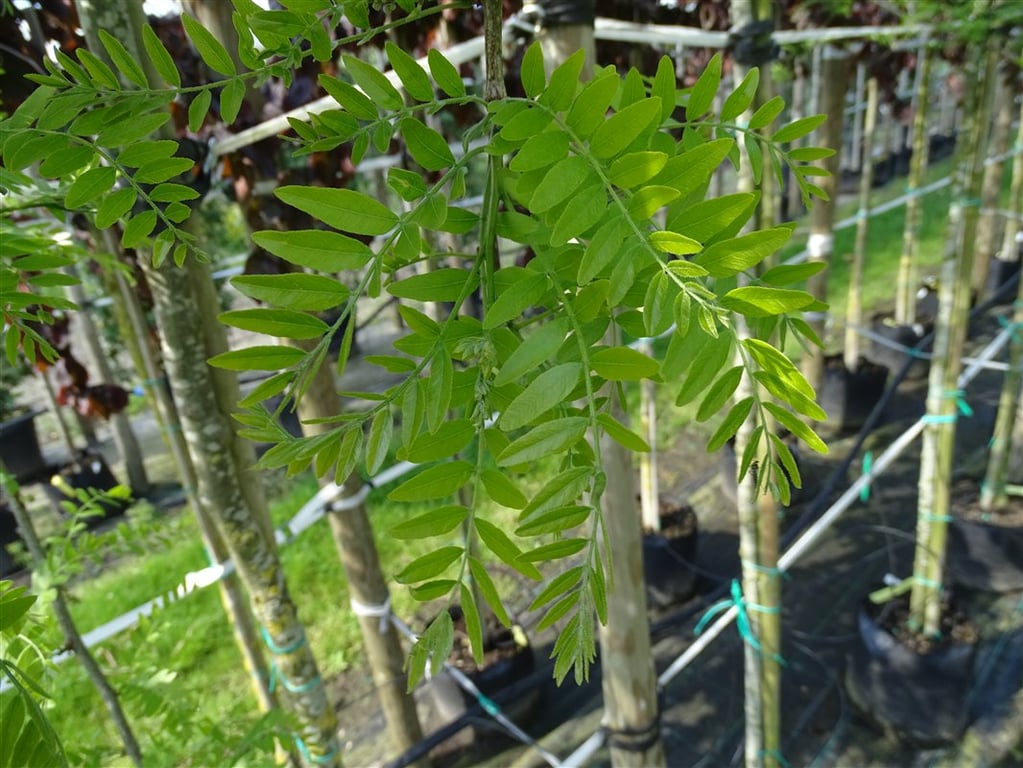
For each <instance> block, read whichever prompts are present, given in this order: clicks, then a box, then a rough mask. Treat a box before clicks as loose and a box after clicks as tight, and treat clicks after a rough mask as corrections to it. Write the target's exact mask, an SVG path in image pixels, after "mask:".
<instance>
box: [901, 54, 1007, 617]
mask: <svg viewBox="0 0 1023 768" xmlns="http://www.w3.org/2000/svg"><path fill="white" fill-rule="evenodd" d="M995 45H996V44H995V43H992V42H989V43H988V45H987V50H986V51H984V50H980V51H978V53H977V55H976V56H972V57H971V58H970V61H969V64H968V70H967V75H966V80H967V82H971V83H976V87H975V88H973V89H971V90H970V91H969V93H970V103H969V104H968V106H967V108H966V110H965V125H964V127H963V132H962V134H963V135H962V136H961V138H960V141H959V143H958V145H957V146H958V149H957V152H956V156H957V163H956V171H955V176H954V177H953V182H952V205H951V207H950V208H949V226H948V232H947V235H946V243H945V258H944V260H943V262H942V266H941V282H940V285H939V289H938V320H937V324H936V327H935V335H934V356H933V358H932V361H931V372H930V379H929V381H928V391H927V415H926V416H925V419H926V424H925V427H924V433H923V444H922V448H921V455H920V484H919V505H918V513H917V548H916V553H915V557H914V562H913V585H912V591H911V593H910V622H911V627H912V628H913V629H915V630H916V631H919V632H921V633H923V634H924V635H925V636H931V637H933V636H935V635H937V633H938V628H939V625H940V620H941V600H940V592H941V585H942V583H943V579H944V556H945V544H946V541H947V534H948V515H949V496H950V486H951V477H952V459H953V453H954V447H955V423H956V416H957V409H958V407H959V401H960V398H961V395H960V393H958V391H957V390H958V387H957V381H958V378H959V370H960V366H961V360H962V352H963V346H964V344H965V341H966V326H967V316H968V312H969V308H970V275H971V271H972V267H973V250H974V245H975V242H974V239H973V235H974V230H975V227H972V228H971V226H970V221H971V219H972V220H973V221H974V222H976V205H977V200H976V195H977V194H979V191H980V182H981V176H982V173H983V158H984V156H985V144H986V141H985V139H986V130H985V127H986V125H987V119H988V115H989V113H990V102H991V88H992V84H993V79H994V73H993V70H994V64H995V55H994V54H995V52H996V50H997V49H996V47H995ZM971 211H972V214H971Z"/></svg>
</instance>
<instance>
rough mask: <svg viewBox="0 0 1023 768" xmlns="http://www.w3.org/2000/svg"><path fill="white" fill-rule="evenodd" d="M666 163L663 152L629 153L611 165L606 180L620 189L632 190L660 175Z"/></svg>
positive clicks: (665, 156)
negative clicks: (608, 179)
mask: <svg viewBox="0 0 1023 768" xmlns="http://www.w3.org/2000/svg"><path fill="white" fill-rule="evenodd" d="M667 162H668V156H667V155H666V154H664V153H663V152H630V153H629V154H627V155H622V156H621V157H619V158H618V159H617V160H615V161H614V162H613V163H611V168H610V169H609V170H608V178H610V179H611V182H612V183H614V184H615V185H617V186H619V187H621V188H622V189H633V188H635V187H638V186H639V185H640V184H643V183H644V182H647V181H649V180H650V179H652V178H653V177H654V176H656V175H657V174H658V173H660V172H661V170H662V169H663V168H664V165H665V163H667Z"/></svg>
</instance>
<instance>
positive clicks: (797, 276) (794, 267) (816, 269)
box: [760, 261, 828, 285]
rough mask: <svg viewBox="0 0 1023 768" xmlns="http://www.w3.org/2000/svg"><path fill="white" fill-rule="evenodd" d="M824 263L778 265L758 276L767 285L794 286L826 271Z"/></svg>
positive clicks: (810, 262)
mask: <svg viewBox="0 0 1023 768" xmlns="http://www.w3.org/2000/svg"><path fill="white" fill-rule="evenodd" d="M827 266H828V264H827V262H825V261H806V262H803V263H802V264H779V265H778V266H776V267H771V268H770V269H769V270H767V271H766V272H765V273H764V274H762V275H761V276H760V280H761V281H762V282H764V283H766V284H767V285H794V284H795V283H801V282H803V281H804V280H807V279H808V278H810V277H813V276H814V275H816V274H819V273H820V272H823V271H824V270H825V269H827Z"/></svg>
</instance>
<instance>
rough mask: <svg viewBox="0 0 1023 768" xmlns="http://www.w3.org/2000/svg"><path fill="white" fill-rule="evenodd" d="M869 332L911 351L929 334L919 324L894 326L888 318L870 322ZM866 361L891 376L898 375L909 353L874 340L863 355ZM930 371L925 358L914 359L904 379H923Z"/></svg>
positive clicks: (927, 330) (929, 364)
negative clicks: (889, 373) (887, 371)
mask: <svg viewBox="0 0 1023 768" xmlns="http://www.w3.org/2000/svg"><path fill="white" fill-rule="evenodd" d="M870 330H871V331H873V333H874V334H875V335H876V336H880V337H881V338H882V339H884V340H885V341H887V342H891V343H892V344H896V345H898V346H901V347H906V348H907V349H911V348H913V347H915V346H916V345H917V344H919V343H920V341H921V340H922V339H923V338H924V337H925V336H926V335H927V334H929V333H930V330H931V329H930V328H929V327H928V326H926V325H923V324H921V323H914V324H913V325H895V324H894V323H893V322H892V321H891V319H890V318H887V317H878V318H875V319H874V320H872V321H871V324H870ZM864 356H865V357H866V358H867V360H869V361H870V362H871V363H874V364H875V365H880V366H883V367H885V368H887V369H888V370H889V371H891V372H892V373H893V374H898V373H899V371H901V370H902V368H903V366H904V365H905V364H906V359H907V357H909V353H908V352H905V351H903V350H902V349H897V348H895V347H892V346H889V345H888V344H885V343H883V342H881V341H878V340H876V339H871V342H870V351H869V352H867V353H866V354H865V355H864ZM930 370H931V361H930V360H928V359H926V358H916V359H914V360H913V362H912V363H911V364H910V366H909V369H908V370H907V371H906V375H905V377H904V378H906V379H908V380H910V381H913V380H918V379H923V378H925V377H926V376H927V374H928V372H929V371H930Z"/></svg>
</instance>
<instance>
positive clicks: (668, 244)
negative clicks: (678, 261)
mask: <svg viewBox="0 0 1023 768" xmlns="http://www.w3.org/2000/svg"><path fill="white" fill-rule="evenodd" d="M650 245H652V246H653V247H654V248H656V249H657V250H659V251H661V252H662V253H671V254H674V255H675V256H690V255H692V254H694V253H699V252H700V251H702V250H703V246H702V245H701V244H700V243H699V241H697V240H694V239H692V238H691V237H686V236H685V235H680V234H679V233H678V232H669V231H667V230H658V231H657V232H651V233H650ZM703 272H704V273H706V270H703Z"/></svg>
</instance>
